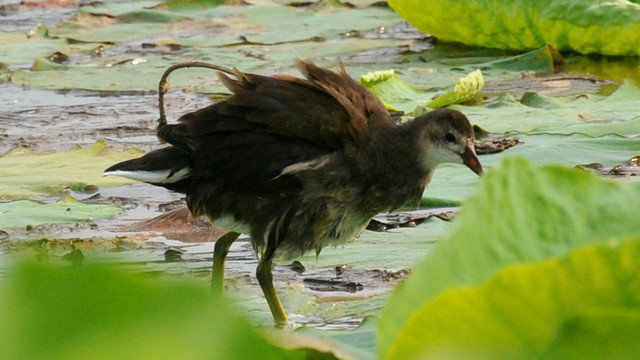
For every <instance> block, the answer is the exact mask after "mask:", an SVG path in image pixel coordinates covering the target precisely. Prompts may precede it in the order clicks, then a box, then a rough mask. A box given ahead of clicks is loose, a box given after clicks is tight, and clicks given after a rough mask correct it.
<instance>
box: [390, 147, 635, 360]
mask: <svg viewBox="0 0 640 360" xmlns="http://www.w3.org/2000/svg"><path fill="white" fill-rule="evenodd" d="M639 212H640V187H639V186H638V184H618V183H613V182H609V181H605V180H602V179H600V178H598V177H596V176H595V175H592V174H589V173H586V172H584V171H581V170H573V169H566V168H561V167H553V166H548V167H535V166H532V165H530V164H529V163H527V162H526V161H524V160H521V159H511V160H505V161H503V162H502V163H501V164H500V165H499V166H497V167H496V168H494V169H493V170H492V171H491V172H489V173H488V174H487V176H486V177H485V178H484V179H483V181H482V183H481V186H480V187H479V188H478V190H477V193H476V195H475V196H472V197H470V198H469V199H468V201H467V202H466V203H465V204H464V205H463V207H462V210H461V211H460V214H459V216H458V218H457V219H456V222H455V223H454V225H453V228H452V229H451V230H452V231H451V232H450V234H449V236H446V237H445V239H443V240H442V241H441V242H439V243H438V244H437V245H436V246H435V247H434V249H433V250H432V252H431V253H430V254H429V256H428V257H427V258H426V259H424V261H422V262H420V263H419V264H418V265H417V266H416V267H415V269H414V271H413V273H412V275H411V277H410V278H409V279H408V280H407V281H406V282H404V283H402V284H401V285H400V286H398V287H397V288H396V290H395V291H394V292H393V293H392V296H391V298H390V299H389V302H388V303H387V304H386V306H385V307H384V308H383V312H382V317H381V319H380V329H379V332H378V349H379V351H380V357H381V358H386V357H387V356H389V354H390V353H389V351H390V349H391V348H392V345H393V344H394V342H396V341H407V340H406V339H401V338H402V337H403V336H404V335H400V334H406V333H404V332H402V329H403V328H404V327H405V326H407V322H408V321H410V319H411V318H412V317H413V316H414V315H415V314H416V311H419V309H421V308H422V307H424V306H427V305H428V304H429V302H431V301H436V300H437V299H438V297H439V296H445V294H447V293H450V292H451V291H453V290H452V289H454V288H458V287H473V286H477V285H479V284H482V283H483V282H485V281H486V280H487V279H489V278H491V277H493V276H495V274H496V273H497V272H500V271H507V269H508V267H509V266H512V265H516V264H525V263H529V262H536V261H541V260H545V259H549V258H555V257H559V258H562V257H565V256H568V254H571V252H572V251H575V250H577V249H579V248H581V247H584V246H589V245H595V244H606V243H607V242H608V241H609V240H610V239H623V238H624V237H627V236H639V235H640V228H639V227H638V221H637V219H638V213H639ZM616 256H617V255H616ZM585 261H586V260H585ZM589 261H591V260H589ZM612 264H615V262H612ZM608 265H610V264H603V269H600V271H601V272H604V271H614V272H615V271H617V270H618V269H615V268H614V269H609V268H608ZM523 266H524V265H523ZM594 275H595V274H594ZM513 276H520V275H518V274H516V275H513ZM522 276H524V275H522ZM556 280H557V279H556ZM522 281H523V282H525V283H528V282H531V281H532V280H529V279H525V278H523V280H522ZM539 281H546V280H545V278H544V277H542V278H541V279H540V280H539ZM603 281H604V280H603ZM514 284H515V285H514V288H513V292H512V293H511V294H509V297H510V298H511V301H513V302H514V303H519V302H521V301H522V299H524V298H527V297H530V296H531V295H530V294H528V293H524V292H522V291H520V290H519V289H518V288H517V287H518V286H523V285H518V281H516V280H514ZM629 286H631V285H629ZM469 291H471V290H469ZM612 291H617V289H612ZM596 295H597V294H594V296H596ZM504 296H505V297H506V296H507V295H504ZM540 296H553V294H550V293H548V292H547V291H546V290H545V289H544V288H543V287H541V288H540ZM583 296H591V295H589V292H588V291H587V292H586V293H584V294H583ZM612 296H614V295H612ZM615 296H617V295H615ZM555 304H556V303H555V302H554V301H552V300H551V299H550V300H548V301H547V302H546V303H542V305H540V306H542V307H545V306H547V307H548V306H555ZM496 306H499V307H501V306H502V305H496ZM509 316H511V317H514V318H521V317H523V316H524V315H523V314H520V313H518V312H515V313H512V314H510V315H509ZM485 320H487V321H489V317H487V319H483V320H482V321H485ZM446 321H448V322H456V321H461V322H462V323H464V324H467V321H480V320H478V319H476V320H465V319H464V318H463V317H462V316H457V315H456V316H453V315H452V316H451V317H449V318H447V320H446ZM423 325H424V326H425V327H429V326H435V325H428V324H423ZM474 326H475V325H474ZM474 326H470V328H471V327H474ZM535 329H536V327H535V326H533V327H532V328H531V329H529V331H534V330H535ZM469 331H471V330H469ZM423 340H424V339H423ZM423 340H420V341H423ZM443 346H446V344H445V345H443ZM454 358H455V357H454Z"/></svg>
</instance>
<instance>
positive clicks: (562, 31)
mask: <svg viewBox="0 0 640 360" xmlns="http://www.w3.org/2000/svg"><path fill="white" fill-rule="evenodd" d="M389 5H390V6H391V7H392V8H393V9H394V10H395V11H396V12H397V13H398V14H400V16H402V17H403V18H405V19H406V20H407V21H408V22H409V23H411V24H412V25H413V26H415V27H416V28H418V29H420V30H421V31H424V32H426V33H429V34H431V35H433V36H435V37H437V38H439V39H440V40H444V41H453V42H459V43H464V44H467V45H473V46H484V47H489V48H498V49H513V50H531V49H537V48H540V47H542V46H545V45H546V44H551V45H553V46H554V47H555V48H557V49H558V50H560V51H567V50H572V51H576V52H579V53H583V54H591V53H599V54H603V55H627V56H635V55H640V4H638V3H635V2H632V1H625V0H620V1H600V0H587V1H585V0H560V1H552V0H542V1H526V0H509V1H498V0H471V1H467V0H434V1H423V0H390V1H389Z"/></svg>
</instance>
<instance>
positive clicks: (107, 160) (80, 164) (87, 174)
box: [0, 141, 142, 198]
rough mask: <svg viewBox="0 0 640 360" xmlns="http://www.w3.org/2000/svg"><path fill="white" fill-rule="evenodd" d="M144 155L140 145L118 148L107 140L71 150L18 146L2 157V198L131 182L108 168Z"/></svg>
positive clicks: (0, 188) (0, 168)
mask: <svg viewBox="0 0 640 360" xmlns="http://www.w3.org/2000/svg"><path fill="white" fill-rule="evenodd" d="M140 155H142V152H141V151H140V150H137V149H132V150H128V151H125V152H116V151H113V150H111V149H110V148H108V147H107V146H106V145H105V143H104V142H102V141H98V142H96V143H95V144H94V145H92V146H88V147H84V148H83V147H80V146H75V147H72V148H71V149H69V150H67V151H61V152H45V153H36V152H34V151H32V150H30V149H27V148H15V149H13V150H12V151H10V152H9V153H8V154H6V155H4V156H3V157H0V198H25V197H29V196H35V195H43V194H52V193H56V192H58V191H60V190H62V189H64V188H66V187H74V186H77V185H78V184H87V185H94V186H115V185H122V184H127V183H131V182H132V181H130V180H125V179H121V178H117V177H114V176H109V177H103V174H102V173H103V171H104V169H106V168H108V167H109V166H111V165H113V164H115V163H117V162H119V161H123V160H128V159H132V158H135V157H139V156H140Z"/></svg>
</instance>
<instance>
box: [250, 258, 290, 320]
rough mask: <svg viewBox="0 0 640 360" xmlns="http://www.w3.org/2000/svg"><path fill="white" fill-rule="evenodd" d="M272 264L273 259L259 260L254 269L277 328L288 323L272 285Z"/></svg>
mask: <svg viewBox="0 0 640 360" xmlns="http://www.w3.org/2000/svg"><path fill="white" fill-rule="evenodd" d="M272 265H273V260H266V261H262V260H261V261H260V263H258V268H257V269H256V277H257V278H258V283H259V284H260V288H262V292H263V293H264V297H265V299H267V304H269V309H271V315H273V320H274V321H275V323H276V324H275V326H276V327H277V328H283V327H285V326H286V325H288V324H289V320H288V319H287V314H285V312H284V308H283V307H282V303H281V302H280V298H279V297H278V293H277V292H276V289H275V288H274V287H273V275H272V274H271V266H272Z"/></svg>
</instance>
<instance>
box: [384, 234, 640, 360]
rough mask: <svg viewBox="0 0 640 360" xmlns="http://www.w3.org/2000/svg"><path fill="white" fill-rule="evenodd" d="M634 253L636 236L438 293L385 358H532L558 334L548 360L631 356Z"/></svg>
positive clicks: (639, 291) (638, 269) (639, 330)
mask: <svg viewBox="0 0 640 360" xmlns="http://www.w3.org/2000/svg"><path fill="white" fill-rule="evenodd" d="M638 257H640V237H639V238H636V239H634V240H629V241H626V242H612V243H608V244H602V245H597V246H588V247H585V248H582V249H579V250H576V251H573V252H571V253H570V254H569V255H568V256H566V257H561V258H553V259H550V260H546V261H542V262H538V263H528V264H523V265H518V266H512V267H506V268H505V269H504V270H502V271H500V272H498V273H497V274H496V275H495V276H494V277H492V278H491V279H489V280H488V281H486V282H484V283H483V284H481V285H480V286H477V287H462V288H455V289H450V290H448V291H445V292H444V293H442V294H441V295H439V296H437V297H436V298H435V299H434V300H433V301H430V302H428V303H426V304H425V305H424V306H422V307H421V308H420V309H419V310H418V311H416V312H415V313H414V314H413V316H412V317H411V319H410V320H409V322H408V323H407V325H406V326H405V327H404V329H403V330H402V332H401V333H400V334H399V335H398V337H397V339H398V340H397V341H396V342H395V344H394V345H393V348H392V349H391V351H390V352H389V354H388V355H387V358H388V359H432V358H440V357H441V356H443V355H446V356H447V357H448V358H450V359H460V360H462V359H478V358H483V359H536V358H539V356H540V355H541V354H542V353H544V352H545V351H546V349H547V347H549V345H550V344H549V342H550V341H553V339H554V338H556V337H557V338H558V339H559V340H558V343H556V344H554V345H552V348H551V349H549V353H548V355H547V356H549V357H548V358H552V359H557V356H558V355H559V354H561V353H571V354H573V356H574V358H579V359H585V358H600V359H602V358H605V357H606V358H610V356H609V355H613V354H612V353H611V352H610V351H614V353H616V358H619V359H631V358H633V357H634V356H632V355H631V354H633V352H632V350H634V349H635V351H637V350H638V349H639V346H638V345H635V346H634V345H633V344H640V321H638V316H639V314H640V278H638V276H637V274H638V273H640V263H638V262H637V261H636V259H637V258H638ZM612 310H613V311H612ZM598 313H599V315H598V316H595V317H594V316H593V315H594V314H598ZM607 313H608V314H607ZM634 317H635V319H636V320H635V321H629V320H630V319H633V318H634ZM578 318H581V319H578ZM596 319H599V320H602V321H606V323H607V327H606V328H602V327H601V326H600V325H599V323H598V322H595V320H596ZM621 338H622V339H624V341H621ZM626 344H630V345H631V347H627V345H626ZM618 346H619V347H620V348H618ZM614 349H615V350H614ZM552 354H553V356H551V355H552ZM596 354H600V356H601V357H594V356H595V355H596ZM635 354H637V353H635ZM621 355H622V357H621Z"/></svg>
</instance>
